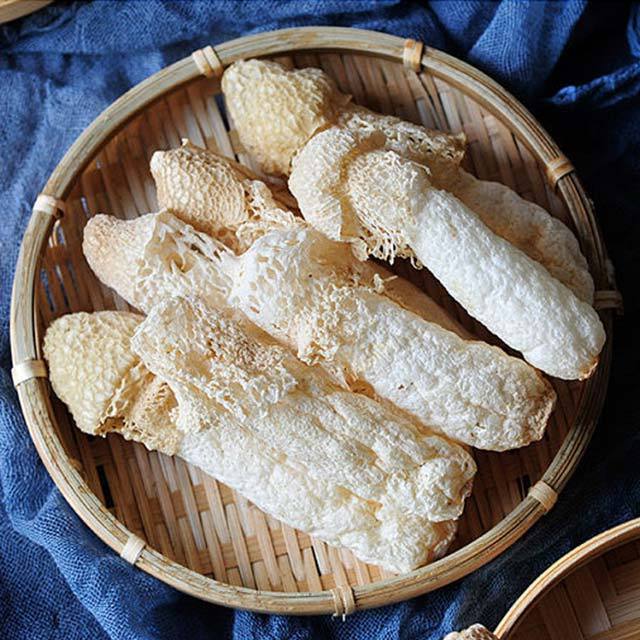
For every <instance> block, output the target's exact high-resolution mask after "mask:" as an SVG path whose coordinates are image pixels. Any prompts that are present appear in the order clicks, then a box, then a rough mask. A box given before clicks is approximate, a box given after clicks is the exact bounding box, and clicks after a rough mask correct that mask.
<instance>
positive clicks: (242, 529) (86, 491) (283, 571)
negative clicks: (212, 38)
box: [11, 27, 615, 616]
mask: <svg viewBox="0 0 640 640" xmlns="http://www.w3.org/2000/svg"><path fill="white" fill-rule="evenodd" d="M250 57H267V58H276V59H278V60H279V61H282V62H283V63H285V64H287V65H291V66H298V67H300V66H318V67H322V68H323V69H324V70H325V71H326V72H327V73H328V74H329V75H331V76H332V77H333V78H334V80H335V82H336V83H337V84H338V86H339V87H340V89H341V90H342V91H343V92H345V93H350V94H352V95H353V96H354V100H355V101H357V102H359V103H362V104H364V105H365V106H369V107H372V108H373V109H376V110H378V111H381V112H385V113H390V114H396V115H400V116H401V117H403V118H405V119H409V120H413V121H416V122H422V123H424V124H425V125H426V126H428V127H435V128H442V129H449V130H452V131H454V132H459V131H464V132H465V133H466V134H467V136H468V138H469V142H470V144H469V151H468V158H467V159H466V167H467V168H468V169H469V170H471V171H472V172H474V173H475V174H477V175H478V176H479V177H480V178H483V179H488V180H501V181H503V182H506V183H507V184H509V185H510V186H512V187H516V188H517V189H518V190H519V191H520V192H521V193H523V194H524V195H525V197H527V198H529V199H532V200H534V201H536V202H538V203H540V204H542V205H543V206H545V207H546V208H547V209H548V210H549V211H550V212H551V213H552V214H553V215H556V216H558V217H560V218H561V219H562V220H563V221H565V222H566V223H567V224H569V225H571V226H573V228H574V229H575V231H576V234H577V236H578V238H579V240H580V242H581V245H582V248H583V251H584V252H585V255H586V256H587V259H588V261H589V264H590V268H591V271H592V274H593V276H594V279H595V281H596V286H597V288H598V289H599V290H610V289H615V285H614V284H613V280H612V279H611V278H610V277H609V273H608V271H607V268H606V261H607V255H606V250H605V247H604V245H603V243H602V239H601V238H600V236H599V233H598V230H597V224H596V222H595V218H594V216H593V212H592V210H591V207H590V204H589V201H588V199H587V197H586V195H585V194H584V192H583V190H582V187H581V185H580V183H579V181H578V179H577V177H576V176H575V174H574V173H570V174H566V175H565V176H564V177H563V178H562V179H561V180H560V181H559V182H558V183H557V188H556V189H555V190H554V189H553V188H552V187H551V183H550V182H549V179H548V175H547V167H548V165H549V163H550V162H551V161H552V160H553V159H554V158H558V157H560V156H561V153H560V151H559V150H558V148H557V146H556V145H555V144H554V143H553V141H552V140H551V139H550V138H549V137H548V135H547V134H546V133H545V132H544V130H542V129H541V127H540V126H539V124H538V123H537V122H536V121H535V120H534V119H533V118H532V116H531V115H530V114H529V113H528V112H527V111H526V110H525V109H524V108H523V107H522V106H521V105H520V104H519V103H518V102H517V101H515V100H514V99H513V98H512V97H511V96H510V95H509V94H507V93H506V92H505V91H504V90H503V89H502V88H501V87H499V86H498V85H496V84H495V83H494V82H493V81H491V80H489V79H488V78H487V77H486V76H484V75H482V74H481V73H479V72H478V71H477V70H475V69H473V68H472V67H469V66H468V65H465V64H464V63H462V62H460V61H459V60H456V59H454V58H451V57H450V56H447V55H445V54H443V53H441V52H439V51H436V50H433V49H430V48H428V47H424V46H422V45H420V43H414V44H409V45H406V44H405V42H404V41H403V40H402V39H400V38H396V37H393V36H388V35H385V34H378V33H371V32H366V31H359V30H352V29H341V28H333V27H327V28H309V29H292V30H283V31H279V32H271V33H262V34H258V35H255V36H249V37H247V38H240V39H238V40H233V41H231V42H226V43H222V44H219V45H216V48H215V51H214V50H213V49H212V48H209V47H205V48H204V49H202V50H200V51H199V52H195V53H194V55H193V56H189V57H188V58H185V59H184V60H181V61H178V62H176V63H175V64H173V65H171V66H170V67H167V68H166V69H163V70H162V71H160V72H159V73H157V74H156V75H154V76H152V77H151V78H149V79H148V80H146V81H145V82H143V83H141V84H140V85H138V86H137V87H135V88H134V89H132V90H131V91H130V92H128V93H127V94H126V95H125V96H123V97H122V98H120V99H119V100H117V101H116V102H114V103H113V104H112V105H111V106H110V107H109V108H108V109H107V110H106V111H105V112H104V113H103V114H102V115H101V116H100V117H99V118H98V119H97V120H96V121H95V123H94V124H93V125H91V126H90V127H89V128H88V129H87V130H86V131H85V132H84V133H83V134H82V135H81V136H80V138H79V139H78V140H77V141H76V142H75V143H74V145H73V146H72V148H71V149H70V150H69V152H68V153H67V155H66V156H65V158H64V159H63V161H62V162H61V163H60V164H59V165H58V167H57V168H56V169H55V171H54V172H53V174H52V175H51V177H50V179H49V181H48V182H47V184H46V186H45V188H44V189H43V191H44V193H45V194H47V196H48V197H47V198H44V199H39V201H38V206H37V207H34V215H33V216H32V218H31V220H30V223H29V227H28V229H27V232H26V234H25V238H24V240H23V243H22V247H21V253H20V258H19V263H18V267H17V271H16V274H17V275H16V278H15V281H14V292H13V297H12V310H11V342H12V356H13V362H14V364H16V365H17V366H19V365H20V363H23V362H28V361H38V360H40V359H41V357H42V354H41V339H42V335H43V333H44V329H45V328H46V327H47V325H48V324H49V323H50V322H51V321H52V320H53V319H55V318H56V317H58V316H60V315H62V314H64V313H68V312H70V311H78V310H83V311H87V310H92V309H109V308H117V309H127V308H128V307H127V305H126V304H125V303H124V301H123V300H121V299H119V298H118V297H117V296H115V295H114V294H113V292H111V291H110V290H108V289H107V288H105V287H103V286H102V285H101V284H100V283H99V282H97V281H96V280H95V278H94V277H93V275H92V274H91V272H90V270H89V268H88V266H87V265H86V262H85V261H84V258H83V255H82V250H81V242H82V229H83V226H84V224H85V222H86V220H87V218H88V217H90V216H92V215H95V214H96V213H99V212H110V213H113V214H115V215H118V216H120V217H123V218H131V217H135V216H138V215H141V214H143V213H146V212H148V211H152V210H154V208H155V207H156V206H157V203H156V199H155V190H154V187H153V181H152V178H151V176H150V173H149V159H150V155H151V153H152V152H153V151H154V150H156V149H158V148H168V147H175V146H179V144H180V140H181V139H182V138H189V139H190V140H191V141H192V142H193V143H194V144H197V145H201V146H206V147H209V148H211V149H213V150H216V151H219V152H221V153H224V154H226V155H229V156H232V157H234V158H235V159H236V160H238V161H239V162H242V163H243V164H245V165H247V166H248V167H249V168H250V169H252V170H253V171H256V169H257V167H255V166H254V165H253V164H252V161H251V158H249V157H248V156H247V154H246V152H245V151H244V150H243V149H242V148H241V147H240V145H238V143H237V140H236V138H235V137H234V135H233V131H232V130H231V129H230V123H229V122H228V121H226V120H225V118H224V117H223V114H222V113H221V109H220V102H219V100H218V95H219V92H220V82H219V75H220V73H221V71H222V69H223V68H224V67H226V66H228V65H229V64H231V63H232V62H234V61H235V60H238V59H241V58H243V59H244V58H250ZM283 197H286V194H284V196H283ZM49 198H51V199H49ZM63 210H65V213H64V215H63V216H62V217H60V213H61V212H62V211H63ZM54 218H55V219H56V221H55V225H54ZM394 268H395V270H396V272H397V273H399V274H400V275H404V276H407V277H409V278H410V279H412V280H413V282H414V283H415V284H417V285H418V286H421V287H422V288H423V289H425V290H426V291H427V292H428V293H429V294H430V295H431V296H432V297H433V298H434V299H435V300H436V301H437V302H439V303H441V304H443V305H444V306H445V307H446V308H447V309H448V310H449V311H450V312H451V313H453V314H454V316H456V317H457V318H458V319H459V320H460V321H461V322H462V324H464V326H465V327H466V328H467V329H468V330H469V331H471V332H472V333H474V334H475V335H476V336H478V337H479V338H482V339H490V336H489V335H488V334H487V333H486V331H484V330H483V328H482V327H480V326H479V325H477V324H476V323H474V322H473V321H472V320H470V319H469V317H468V316H466V315H465V314H464V313H463V312H462V311H461V310H460V308H459V307H458V306H457V305H456V304H455V303H454V302H453V301H452V300H451V298H449V296H447V295H446V294H445V293H444V292H443V290H442V289H441V288H440V287H439V285H438V283H437V282H436V281H435V280H433V278H430V277H429V275H428V274H427V273H425V272H415V271H414V270H412V269H410V268H408V267H407V266H406V265H402V264H397V265H396V266H395V267H394ZM600 313H601V316H602V319H603V322H604V324H605V327H606V330H607V333H608V335H609V336H611V327H612V317H613V314H612V310H611V309H609V308H607V309H602V310H601V311H600ZM610 357H611V348H610V340H609V341H607V345H606V346H605V349H604V351H603V353H602V355H601V358H600V364H599V366H598V368H597V370H596V372H595V373H594V375H593V376H592V377H591V378H590V379H589V380H587V381H585V382H582V383H580V382H571V383H565V382H561V381H553V384H554V386H555V388H556V391H557V392H558V407H557V409H556V411H555V412H554V415H553V416H552V420H551V423H550V427H549V429H548V432H547V434H546V435H545V437H544V438H543V440H541V441H540V442H539V443H536V444H534V445H531V446H530V447H527V448H526V449H522V450H520V451H514V452H507V453H503V454H496V453H489V452H482V451H478V452H475V457H476V461H477V463H478V468H479V473H478V476H477V478H476V481H475V486H474V492H473V495H472V496H471V498H470V499H469V501H468V506H467V509H466V512H465V515H464V516H463V518H462V519H461V522H460V532H459V536H458V539H457V542H456V543H455V546H454V547H453V548H452V549H451V551H450V553H449V555H448V556H446V557H445V558H442V559H440V560H438V561H436V562H433V563H432V564H429V565H427V566H425V567H423V568H421V569H418V570H416V571H413V572H411V573H409V574H407V575H392V574H389V573H387V572H385V571H382V570H380V569H379V568H378V567H375V566H372V565H367V564H365V563H363V562H360V561H358V560H356V559H355V558H354V557H353V555H352V554H350V553H348V552H346V551H344V550H339V549H334V548H332V547H329V546H328V545H326V544H324V543H323V542H321V541H318V540H313V539H311V538H310V537H309V536H307V535H305V534H303V533H301V532H298V531H294V530H292V529H291V528H289V527H287V526H285V525H282V524H281V523H279V522H277V521H276V520H274V519H273V518H271V517H269V516H267V515H266V514H264V513H262V512H261V511H259V510H258V509H257V508H256V507H255V506H253V505H251V504H250V503H248V502H247V501H246V500H245V499H244V498H242V497H241V496H239V495H237V494H236V493H235V492H233V491H232V490H230V489H229V488H228V487H226V486H225V485H223V484H222V483H218V482H216V481H215V480H213V479H212V478H208V477H206V476H205V475H204V474H202V473H201V472H200V471H198V470H197V469H194V468H191V467H189V466H188V465H187V464H185V463H184V462H183V461H182V460H180V459H174V458H168V457H166V456H163V455H162V454H158V453H155V452H149V451H147V450H146V449H145V448H144V447H143V446H142V445H137V444H135V443H131V442H125V441H124V440H122V439H121V438H119V437H118V436H114V435H110V436H108V437H107V438H106V439H102V438H89V437H87V436H85V435H83V434H82V433H80V432H79V431H78V430H77V429H76V428H75V427H74V425H73V423H72V421H71V420H70V417H69V416H68V414H67V413H66V411H65V410H64V407H63V406H62V405H61V404H60V403H59V402H58V401H57V399H56V398H55V396H54V395H53V393H52V391H51V388H50V386H49V383H48V381H47V380H46V379H43V378H41V377H32V374H33V373H34V371H33V370H31V371H29V372H28V373H24V374H23V375H24V379H23V380H22V381H21V382H20V383H19V385H18V387H17V388H18V394H19V397H20V401H21V404H22V408H23V412H24V414H25V419H26V422H27V425H28V427H29V430H30V434H31V437H32V439H33V441H34V443H35V445H36V447H37V449H38V451H39V453H40V455H41V457H42V459H43V461H44V464H45V465H46V467H47V469H48V471H49V473H50V474H51V476H52V477H53V479H54V481H55V482H56V484H57V486H58V487H59V488H60V490H61V492H62V493H63V495H64V496H65V498H66V499H67V501H68V502H69V503H70V504H71V506H72V507H73V508H74V509H75V510H76V512H77V513H78V514H79V516H80V517H81V518H82V519H83V520H84V522H85V523H87V525H88V526H89V527H91V529H92V530H93V531H94V532H95V533H96V534H97V535H98V536H100V538H102V539H103V540H104V541H105V542H106V543H107V544H108V545H109V546H111V547H112V548H113V549H114V550H116V552H118V553H120V552H122V553H124V554H125V555H126V557H127V558H128V559H129V561H130V562H131V561H132V562H134V563H135V566H136V568H139V569H142V570H144V571H147V572H148V573H150V574H152V575H154V576H156V577H158V578H159V579H161V580H163V581H164V582H166V583H167V584H169V585H172V586H174V587H176V588H178V589H180V590H182V591H184V592H186V593H189V594H191V595H194V596H197V597H199V598H202V599H205V600H209V601H212V602H216V603H219V604H224V605H227V606H236V607H244V608H249V609H252V610H256V611H264V612H274V613H295V614H313V613H316V614H317V613H325V614H337V615H338V616H342V615H347V614H350V613H351V612H352V611H354V610H359V609H363V608H369V607H374V606H380V605H385V604H390V603H392V602H397V601H400V600H405V599H407V598H411V597H414V596H417V595H419V594H422V593H425V592H426V591H430V590H432V589H435V588H438V587H441V586H443V585H445V584H448V583H449V582H451V581H453V580H457V579H459V578H461V577H463V576H464V575H466V574H468V573H469V572H471V571H473V570H475V569H477V568H478V567H480V566H482V565H483V564H484V563H486V562H488V561H489V560H491V559H492V558H494V557H496V556H497V555H498V554H500V553H501V552H502V551H503V550H505V549H506V548H508V547H509V546H510V545H512V544H513V543H514V542H515V541H516V540H517V539H518V538H520V537H521V536H522V535H523V534H524V533H525V532H526V531H527V530H528V529H529V528H530V527H531V526H532V525H533V524H534V523H535V522H536V521H537V520H538V519H539V518H540V517H542V516H543V515H544V513H545V512H546V511H547V510H548V509H549V508H551V507H552V506H553V505H552V503H553V501H554V498H555V494H558V493H560V492H561V491H562V488H563V487H564V485H565V483H566V482H567V480H568V478H569V477H570V475H571V473H572V471H573V469H574V468H575V466H576V465H577V463H578V461H579V460H580V458H581V456H582V454H583V452H584V450H585V447H586V445H587V443H588V441H589V438H590V435H591V433H592V430H593V428H594V426H595V423H596V420H597V416H598V414H599V411H600V407H601V405H602V402H603V399H604V394H605V390H606V381H607V378H608V371H609V363H610ZM45 373H46V372H44V371H43V375H44V374H45ZM541 483H544V484H541ZM530 487H533V489H532V490H531V492H529V488H530ZM545 487H547V488H545ZM552 491H553V492H555V494H553V493H552ZM132 536H135V537H133V538H132ZM137 540H139V541H141V542H138V541H137ZM141 545H144V546H141Z"/></svg>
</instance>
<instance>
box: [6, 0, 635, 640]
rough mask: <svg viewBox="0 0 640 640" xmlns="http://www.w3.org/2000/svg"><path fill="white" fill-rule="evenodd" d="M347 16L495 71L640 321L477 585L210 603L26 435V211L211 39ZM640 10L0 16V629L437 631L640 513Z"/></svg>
mask: <svg viewBox="0 0 640 640" xmlns="http://www.w3.org/2000/svg"><path fill="white" fill-rule="evenodd" d="M314 24H332V25H343V26H357V27H363V28H368V29H377V30H380V31H387V32H389V33H394V34H398V35H401V36H407V37H412V38H417V39H420V40H422V41H424V42H425V43H427V44H430V45H432V46H434V47H438V48H440V49H443V50H445V51H448V52H450V53H452V54H454V55H457V56H459V57H461V58H463V59H465V60H467V61H469V62H471V63H472V64H475V65H476V66H478V67H480V68H481V69H483V70H485V71H486V72H488V73H489V74H490V75H492V76H493V77H494V78H495V79H497V80H498V81H500V82H501V83H503V84H504V85H505V86H506V87H507V88H509V89H510V90H511V91H512V92H513V93H515V95H516V96H518V97H519V98H521V99H522V100H523V101H524V102H525V103H526V104H527V105H528V106H529V107H530V108H531V109H532V110H533V112H534V113H535V114H536V115H537V116H538V117H539V118H540V119H541V120H542V122H543V123H544V124H545V126H547V128H548V129H549V130H550V131H551V133H552V135H554V136H555V138H556V139H557V141H558V142H559V144H560V146H561V147H562V149H563V150H564V152H565V153H566V154H567V155H568V156H569V157H570V158H571V159H572V161H573V162H574V163H575V165H576V166H577V169H578V172H579V175H580V177H581V178H582V179H583V180H584V183H585V184H586V186H587V189H588V191H589V193H590V195H591V197H592V198H593V199H594V200H595V203H596V208H597V211H598V213H599V219H600V224H601V226H602V228H603V231H604V234H605V237H606V240H607V243H608V246H609V249H610V252H611V254H612V257H613V259H614V262H615V264H616V266H617V273H618V284H619V286H620V288H621V290H622V292H623V294H624V295H625V302H626V318H625V320H624V321H621V322H618V324H617V327H616V339H615V349H614V351H615V354H614V367H613V373H612V378H611V387H610V393H609V397H608V401H607V404H606V407H605V411H604V414H603V417H602V420H601V421H600V425H599V427H598V431H597V433H596V436H595V438H594V440H593V442H592V444H591V446H590V448H589V451H588V454H587V457H586V459H585V460H584V461H583V462H582V464H581V465H580V468H579V469H578V471H577V473H576V474H575V476H574V478H573V480H572V481H571V482H570V483H569V485H568V487H567V488H566V490H565V491H564V492H563V494H562V496H561V498H560V500H559V502H558V504H557V506H556V507H555V509H554V510H553V511H552V512H551V513H550V514H549V515H548V516H546V517H545V518H544V520H543V521H541V522H539V523H538V524H537V525H536V526H535V527H534V528H533V530H532V531H530V532H529V534H528V535H526V536H525V538H524V539H523V540H522V541H521V542H519V543H518V544H516V545H515V546H514V547H513V548H512V549H510V550H509V551H508V552H506V553H505V554H504V555H503V556H501V557H500V558H499V559H497V560H495V561H494V562H492V563H491V564H489V565H488V566H486V567H484V568H483V569H482V570H480V571H478V572H476V573H475V574H473V575H472V576H469V577H467V578H466V579H465V580H463V581H461V582H459V583H456V584H454V585H451V586H449V587H447V588H445V589H442V590H440V591H438V592H436V593H432V594H428V595H426V596H424V597H421V598H417V599H415V600H412V601H410V602H407V603H404V604H400V605H397V606H391V607H386V608H383V609H378V610H374V611H369V612H362V613H357V614H355V615H353V616H351V617H349V618H348V619H347V621H346V622H345V623H342V622H340V621H337V620H333V619H331V618H330V617H328V616H327V617H322V618H285V617H279V616H272V617H270V616H263V615H254V614H250V613H244V612H233V611H231V610H227V609H223V608H220V607H216V606H213V605H208V604H205V603H201V602H199V601H196V600H194V599H191V598H189V597H186V596H183V595H181V594H180V593H178V592H176V591H174V590H172V589H170V588H168V587H166V586H165V585H163V584H162V583H161V582H158V581H157V580H155V579H153V578H151V577H149V576H148V575H146V574H145V573H143V572H141V571H138V570H136V569H133V568H131V567H130V566H129V565H127V564H126V563H125V562H124V561H123V560H120V559H119V558H118V557H117V556H116V555H115V554H114V553H113V552H112V551H111V550H109V549H108V548H106V547H105V545H103V544H102V543H101V542H100V541H99V540H98V539H97V538H96V537H95V536H94V535H93V534H91V533H90V532H89V530H88V529H87V528H86V527H85V526H84V525H83V524H82V522H80V521H79V519H78V518H77V517H76V516H75V514H74V513H73V512H72V511H71V509H70V508H69V507H68V506H67V505H66V503H65V502H64V500H63V499H62V497H61V495H60V494H59V492H58V491H57V490H56V489H55V488H54V486H53V484H52V482H51V480H50V479H49V477H48V475H47V473H46V471H45V469H44V467H43V466H42V464H41V463H40V460H39V458H38V456H37V454H36V452H35V449H34V447H33V445H32V443H31V440H30V439H29V436H28V434H27V430H26V427H25V424H24V420H23V418H22V416H21V413H20V409H19V406H18V403H17V399H16V394H15V393H14V391H13V388H12V385H11V381H10V376H9V373H8V372H9V368H10V355H9V339H8V315H9V299H10V291H11V281H12V276H13V270H14V265H15V262H16V258H17V253H18V245H19V241H20V238H21V237H22V233H23V231H24V228H25V226H26V223H27V219H28V216H29V212H30V206H31V204H32V203H33V201H34V199H35V196H36V194H37V193H38V192H39V191H40V189H41V187H42V186H43V184H44V182H45V181H46V178H47V177H48V175H49V174H50V172H51V171H52V170H53V168H54V167H55V165H56V164H57V163H58V161H59V160H60V159H61V157H62V155H63V154H64V152H65V151H66V150H67V148H68V147H69V146H70V144H71V143H72V142H73V141H74V139H75V138H76V137H77V135H78V134H79V133H80V132H81V131H82V129H84V127H85V126H86V125H88V124H89V123H90V122H91V121H92V120H93V118H94V117H95V116H96V115H98V113H99V112H100V111H101V110H102V109H103V108H104V107H106V106H107V105H108V104H109V103H110V102H112V101H113V100H114V99H115V98H117V97H118V96H119V95H120V94H122V93H123V92H124V91H125V90H126V89H128V88H129V87H131V86H132V85H133V84H135V83H137V82H139V81H141V80H142V79H144V78H146V77H147V76H149V75H150V74H152V73H154V72H155V71H157V70H159V69H160V68H162V67H163V66H165V65H166V64H169V63H171V62H173V61H174V60H176V59H178V58H180V57H183V56H185V55H187V54H188V53H190V52H191V51H193V50H194V49H196V48H198V47H201V46H204V45H206V44H215V43H218V42H221V41H223V40H226V39H229V38H232V37H237V36H240V35H244V34H248V33H252V32H257V31H264V30H268V29H277V28H282V27H288V26H303V25H314ZM639 90H640V10H639V7H638V5H637V4H636V5H632V6H631V5H627V4H624V3H615V2H610V3H594V4H590V5H587V4H586V3H585V2H497V3H485V2H442V1H438V2H431V3H428V4H427V3H424V2H401V1H400V0H379V1H377V2H374V1H370V0H348V1H342V2H339V1H326V2H322V1H313V0H299V1H275V0H274V1H267V0H255V1H253V2H252V1H248V2H240V1H237V2H235V1H229V0H227V1H223V0H219V1H215V2H157V1H139V2H135V1H132V2H127V3H115V2H104V1H102V2H90V3H80V2H72V3H69V2H57V3H55V4H54V5H51V6H50V7H48V8H47V9H45V10H43V11H41V12H39V13H37V14H34V15H32V16H29V17H26V18H24V19H22V20H20V21H17V22H14V23H11V24H9V25H5V26H0V205H1V216H2V224H1V225H0V248H1V251H0V264H1V271H0V301H1V306H0V310H1V311H0V321H1V322H2V325H3V331H2V350H1V352H0V357H1V358H2V362H1V364H2V370H1V371H0V491H1V497H2V501H1V504H0V637H2V638H6V639H7V640H17V639H23V638H24V639H27V638H28V639H29V640H40V639H42V638H51V639H58V638H60V639H64V640H76V639H80V638H91V639H95V640H98V639H101V638H118V639H125V638H126V639H147V638H149V639H151V638H154V639H174V638H175V639H178V638H180V639H182V638H189V640H200V639H204V638H207V639H209V638H227V637H233V638H237V639H242V640H244V639H248V638H274V639H275V638H277V639H288V640H302V639H308V638H349V639H354V640H359V639H361V638H362V639H364V638H367V639H380V640H382V639H392V638H402V639H406V640H408V639H413V638H415V639H417V638H420V639H421V640H440V638H441V637H442V636H443V635H444V633H446V632H447V631H450V630H452V629H454V628H459V627H463V626H466V625H468V624H470V623H472V622H476V621H481V622H483V623H485V624H486V625H487V626H492V625H495V624H496V623H497V622H498V620H499V619H500V618H501V617H502V615H503V614H504V613H505V612H506V610H507V608H508V606H509V605H510V604H511V603H512V602H513V601H514V599H515V598H516V597H517V596H518V595H519V594H520V593H521V592H522V591H523V590H524V588H525V587H526V586H527V585H528V584H529V583H530V582H531V581H532V580H533V579H534V578H535V577H536V576H537V575H538V574H539V573H540V572H541V571H542V570H543V569H544V568H546V567H547V566H548V565H549V564H550V563H551V562H552V561H554V560H555V559H557V558H558V557H559V556H560V555H562V554H563V553H565V552H566V551H568V550H569V549H570V548H572V547H574V546H575V545H576V544H578V543H580V542H582V541H584V540H585V539H587V538H589V537H591V536H592V535H594V534H595V533H597V532H600V531H602V530H604V529H606V528H608V527H610V526H612V525H614V524H617V523H619V522H622V521H624V520H627V519H629V518H631V517H632V516H637V515H638V514H640V481H639V479H640V467H639V464H638V461H639V460H640V438H639V436H638V425H639V418H640V408H639V407H640V403H639V402H638V384H639V383H640V379H639V378H640V373H639V372H640V357H639V345H638V338H637V333H634V331H633V326H634V324H635V322H637V321H638V320H640V318H639V315H638V299H637V276H638V266H637V263H638V257H639V253H638V249H637V247H638V244H639V242H640V212H638V211H637V208H638V203H639V202H640V166H639V165H640V96H639V93H640V91H639Z"/></svg>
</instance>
